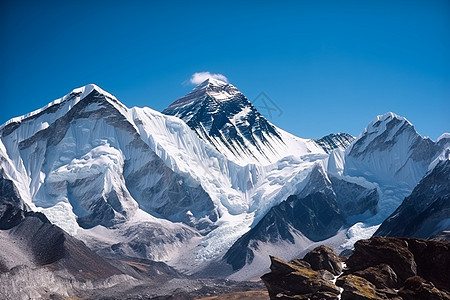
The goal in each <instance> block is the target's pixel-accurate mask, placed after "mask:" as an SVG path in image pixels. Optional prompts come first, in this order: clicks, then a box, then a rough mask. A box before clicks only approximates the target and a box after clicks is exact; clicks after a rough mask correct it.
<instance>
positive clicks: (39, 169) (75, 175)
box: [0, 79, 450, 280]
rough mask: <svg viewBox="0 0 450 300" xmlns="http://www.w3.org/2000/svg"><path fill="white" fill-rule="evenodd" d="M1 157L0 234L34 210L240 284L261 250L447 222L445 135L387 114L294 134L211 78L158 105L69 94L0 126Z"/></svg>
mask: <svg viewBox="0 0 450 300" xmlns="http://www.w3.org/2000/svg"><path fill="white" fill-rule="evenodd" d="M0 158H1V159H0V180H1V181H0V190H1V195H0V204H1V205H4V207H5V208H4V210H5V211H6V210H7V209H8V211H11V209H12V210H16V211H22V212H23V213H21V214H20V213H19V215H20V216H22V217H20V218H19V217H17V218H18V219H17V220H16V221H14V220H12V221H11V220H10V221H11V222H13V223H14V222H16V223H14V224H12V225H5V226H6V227H4V230H11V228H12V227H11V226H13V225H14V226H19V225H18V224H19V223H20V222H22V223H23V221H20V220H22V218H24V216H25V215H26V214H35V215H36V216H39V217H38V219H40V220H41V221H40V222H43V223H44V224H53V225H52V226H57V227H58V229H59V228H60V229H59V230H61V232H62V233H58V235H61V234H63V235H64V236H66V240H69V241H70V240H71V239H73V240H75V241H78V240H81V241H82V242H83V243H84V244H85V245H87V247H88V248H87V249H90V250H89V251H93V252H92V255H96V256H100V257H102V258H101V259H123V258H124V257H127V258H130V257H131V258H134V259H145V260H152V261H159V262H164V263H166V264H167V265H169V266H170V267H173V268H174V271H173V272H179V273H180V274H188V275H196V276H203V275H204V276H213V277H214V276H218V277H228V278H231V279H235V280H247V279H252V278H255V277H259V276H260V275H262V274H264V272H266V271H267V270H268V267H269V265H270V259H269V255H273V254H277V256H278V257H280V258H282V259H284V260H290V259H292V258H294V257H298V256H300V255H302V254H305V253H306V252H308V251H309V250H311V249H312V248H314V247H315V246H317V245H318V244H326V245H328V246H331V247H332V248H334V249H335V250H337V251H347V250H349V249H352V247H353V245H354V243H355V242H356V241H357V240H359V239H362V238H368V237H370V236H372V235H373V234H376V235H382V236H409V237H421V238H431V237H433V236H439V235H442V234H443V233H445V232H446V231H448V230H449V228H450V211H449V203H450V200H449V197H450V190H449V176H450V168H449V161H450V135H449V134H443V135H442V136H441V137H440V138H439V139H438V140H437V141H432V140H431V139H429V138H427V137H423V136H421V135H420V134H419V133H417V131H416V130H415V128H414V126H413V125H412V124H411V123H410V122H409V121H408V120H407V119H406V118H404V117H401V116H399V115H396V114H394V113H391V112H389V113H386V114H383V115H379V116H376V117H375V118H374V119H373V120H372V121H371V122H370V123H369V124H368V126H367V127H366V128H365V129H364V130H363V131H362V132H361V134H360V135H359V136H358V137H353V136H351V135H349V134H346V133H336V134H330V135H328V136H325V137H322V138H318V139H316V140H312V139H304V138H300V137H296V136H294V135H292V134H290V133H288V132H286V131H284V130H282V129H280V128H278V127H277V126H275V125H274V124H272V123H271V122H269V121H268V120H267V119H266V118H265V117H264V116H263V115H262V114H260V113H259V112H258V110H257V109H256V108H255V106H253V105H252V103H251V102H250V101H249V100H248V99H247V98H246V97H245V96H244V95H243V94H242V93H241V92H240V91H239V90H238V89H237V88H236V87H234V86H233V85H232V84H230V83H227V82H223V81H220V80H216V79H208V80H206V81H205V82H203V83H201V84H200V85H199V86H197V87H196V88H194V89H193V90H192V91H191V92H190V93H188V94H187V95H186V96H184V97H182V98H180V99H178V100H175V101H174V102H173V103H172V104H171V105H169V106H168V107H167V108H166V109H165V110H163V111H162V112H158V111H155V110H152V109H151V108H148V107H144V108H139V107H133V108H128V107H126V106H125V105H123V104H122V103H121V102H120V101H119V100H118V99H117V98H116V97H114V96H113V95H111V94H109V93H108V92H106V91H104V90H102V89H101V88H100V87H98V86H96V85H94V84H90V85H87V86H84V87H81V88H77V89H74V90H73V91H72V92H71V93H69V94H67V95H65V96H64V97H62V98H60V99H57V100H55V101H53V102H51V103H49V104H48V105H47V106H45V107H43V108H41V109H39V110H36V111H33V112H31V113H29V114H27V115H24V116H21V117H17V118H13V119H11V120H9V121H7V122H6V123H5V124H3V125H2V126H1V127H0ZM3 215H4V216H9V215H10V214H6V213H3ZM16 215H17V213H16V214H12V215H11V216H16ZM35 215H33V216H35ZM14 218H15V217H14ZM14 218H13V219H14ZM9 219H10V218H9V217H5V218H4V219H2V221H1V223H2V224H3V223H5V224H9V223H8V222H10V221H8V220H9ZM33 220H34V219H33ZM17 222H19V223H17ZM33 222H36V221H33ZM380 225H381V226H380ZM14 226H13V227H14ZM46 226H48V225H46ZM16 231H17V230H16ZM11 234H12V233H11ZM73 243H75V244H76V243H77V242H73ZM73 243H72V244H73ZM80 243H81V242H80ZM72 244H71V245H72ZM84 244H83V245H84ZM80 247H81V246H80ZM77 249H78V248H77ZM83 249H84V248H83ZM83 251H88V250H83ZM89 255H91V254H89ZM89 257H91V256H89ZM1 259H2V258H1V257H0V269H4V270H5V271H7V270H9V269H11V268H13V267H14V264H11V263H9V264H6V263H5V262H4V261H3V262H2V260H1ZM3 259H4V258H3ZM4 260H5V259H4ZM94 260H95V259H94ZM34 265H35V264H34ZM108 268H109V267H108ZM175 270H176V271H175ZM218 270H220V271H218ZM105 272H106V273H108V274H111V275H115V274H116V275H117V274H118V272H117V271H116V269H115V268H114V267H112V266H111V268H109V269H108V270H107V271H105ZM171 272H172V271H171ZM119 273H120V272H119Z"/></svg>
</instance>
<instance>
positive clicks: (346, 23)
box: [0, 0, 450, 139]
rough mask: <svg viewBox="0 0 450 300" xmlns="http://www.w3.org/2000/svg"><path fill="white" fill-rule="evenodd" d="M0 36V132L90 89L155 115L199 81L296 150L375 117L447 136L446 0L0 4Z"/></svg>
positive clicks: (449, 20) (449, 12)
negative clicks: (198, 77) (257, 111)
mask: <svg viewBox="0 0 450 300" xmlns="http://www.w3.org/2000/svg"><path fill="white" fill-rule="evenodd" d="M0 24H1V25H0V34H1V40H2V43H1V47H0V65H1V69H0V70H1V71H0V88H1V91H2V92H1V97H2V99H1V107H0V108H1V109H0V123H3V122H5V121H6V120H8V119H10V118H12V117H15V116H18V115H22V114H25V113H27V112H30V111H32V110H34V109H37V108H40V107H42V106H44V105H45V104H47V103H48V102H50V101H52V100H54V99H56V98H59V97H61V96H63V95H65V94H67V93H69V92H70V91H71V90H72V89H74V88H76V87H79V86H82V85H85V84H88V83H96V84H98V85H99V86H101V87H102V88H103V89H105V90H107V91H109V92H111V93H112V94H114V95H116V96H117V97H118V98H119V100H121V101H122V102H123V103H124V104H125V105H127V106H128V107H132V106H149V107H151V108H153V109H156V110H160V111H161V110H162V109H164V108H165V107H167V106H168V105H169V104H170V103H171V102H172V101H173V100H175V99H177V98H179V97H181V96H183V95H184V94H186V93H187V92H189V91H190V90H191V89H192V88H193V86H192V85H189V84H186V82H187V81H188V80H189V78H190V77H191V75H192V74H193V73H195V72H204V71H208V72H212V73H219V74H223V75H224V76H226V77H227V78H228V80H229V81H230V82H231V83H232V84H234V85H235V86H236V87H238V88H239V89H240V90H241V91H242V92H243V93H244V94H245V95H246V96H247V97H248V98H249V99H250V100H253V99H254V98H255V97H256V96H257V95H259V94H260V92H261V91H263V92H265V94H266V95H268V96H269V97H270V99H272V101H273V102H274V103H276V105H277V106H278V107H280V108H281V110H282V111H283V114H282V115H281V116H278V115H276V116H273V118H272V119H271V121H272V122H273V123H275V124H276V125H278V126H279V127H281V128H283V129H285V130H288V131H290V132H291V133H293V134H296V135H298V136H302V137H307V138H317V137H320V136H323V135H325V134H328V133H331V132H339V131H340V132H348V133H351V134H353V135H358V134H359V133H360V132H361V131H362V130H363V129H364V127H365V126H366V125H367V124H368V123H369V122H370V121H371V120H372V119H373V118H374V117H375V116H376V115H378V114H382V113H385V112H387V111H394V112H395V113H397V114H400V115H403V116H405V117H407V118H408V119H409V120H410V121H411V122H412V123H413V124H414V125H415V127H416V129H417V130H418V131H419V133H421V134H422V135H426V136H430V137H431V138H432V139H436V138H437V137H438V136H439V135H440V134H441V133H443V132H448V131H450V117H449V116H450V1H446V0H443V1H434V0H431V1H312V0H311V1H273V2H270V1H245V3H244V1H195V2H192V3H188V2H187V1H180V2H169V1H127V2H126V5H125V2H124V1H120V2H119V1H91V2H88V1H55V2H52V1H20V0H19V1H11V0H6V1H1V4H0ZM261 112H262V113H263V114H264V111H261Z"/></svg>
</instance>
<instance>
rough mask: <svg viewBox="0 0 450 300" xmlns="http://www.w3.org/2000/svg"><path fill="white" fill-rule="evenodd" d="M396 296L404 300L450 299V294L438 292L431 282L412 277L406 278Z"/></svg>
mask: <svg viewBox="0 0 450 300" xmlns="http://www.w3.org/2000/svg"><path fill="white" fill-rule="evenodd" d="M398 294H399V295H400V296H401V297H402V298H403V299H404V300H415V299H427V300H443V299H450V294H449V293H447V292H445V291H440V290H438V289H437V288H436V287H435V286H434V284H433V283H432V282H429V281H426V280H424V279H423V278H422V277H419V276H414V277H411V278H408V280H406V282H405V286H403V287H402V288H401V289H400V290H399V291H398Z"/></svg>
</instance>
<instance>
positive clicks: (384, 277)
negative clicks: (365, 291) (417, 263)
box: [354, 264, 399, 289]
mask: <svg viewBox="0 0 450 300" xmlns="http://www.w3.org/2000/svg"><path fill="white" fill-rule="evenodd" d="M354 275H357V276H359V277H362V278H364V279H367V280H368V281H370V282H371V283H373V284H374V285H375V286H376V287H377V288H378V289H386V288H388V289H393V288H399V285H398V280H397V274H395V272H394V270H392V268H391V267H390V266H389V265H386V264H381V265H378V266H376V267H368V268H367V269H364V270H361V271H357V272H355V273H354Z"/></svg>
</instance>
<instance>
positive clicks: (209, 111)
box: [163, 78, 323, 164]
mask: <svg viewBox="0 0 450 300" xmlns="http://www.w3.org/2000/svg"><path fill="white" fill-rule="evenodd" d="M163 113H164V114H167V115H172V116H176V117H178V118H180V119H182V120H183V121H184V122H186V124H187V125H188V126H189V127H190V128H191V129H192V130H193V131H195V132H196V133H197V134H198V136H199V137H200V138H201V139H202V140H203V141H205V142H206V143H208V144H210V145H211V146H212V147H214V148H216V150H217V151H219V152H220V153H222V154H224V155H225V156H227V158H229V159H230V160H232V161H234V162H237V163H238V164H249V163H258V164H270V163H274V162H276V161H277V160H279V159H281V158H283V157H284V156H288V155H294V154H296V153H300V154H307V153H323V150H322V148H321V147H320V146H319V145H317V143H316V142H314V141H313V140H305V139H300V138H295V137H293V136H291V135H289V134H287V133H286V132H284V131H282V130H281V129H279V128H277V127H276V126H274V125H273V124H271V123H270V122H269V121H267V120H266V119H265V118H264V117H263V116H262V115H261V114H260V113H259V111H258V110H257V109H256V108H255V107H254V106H253V104H252V103H251V102H250V101H249V100H248V99H247V98H246V97H245V96H244V94H242V93H241V92H240V91H239V90H238V89H237V88H236V87H234V86H233V85H231V84H229V83H226V82H223V81H220V80H216V79H211V78H210V79H207V80H206V81H205V82H203V83H202V84H200V85H199V86H197V87H196V88H195V89H194V90H193V91H192V92H190V93H189V94H187V95H185V96H184V97H182V98H180V99H178V100H176V101H174V102H173V103H172V104H171V105H169V107H167V108H166V109H165V110H163ZM296 145H297V146H296Z"/></svg>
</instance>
